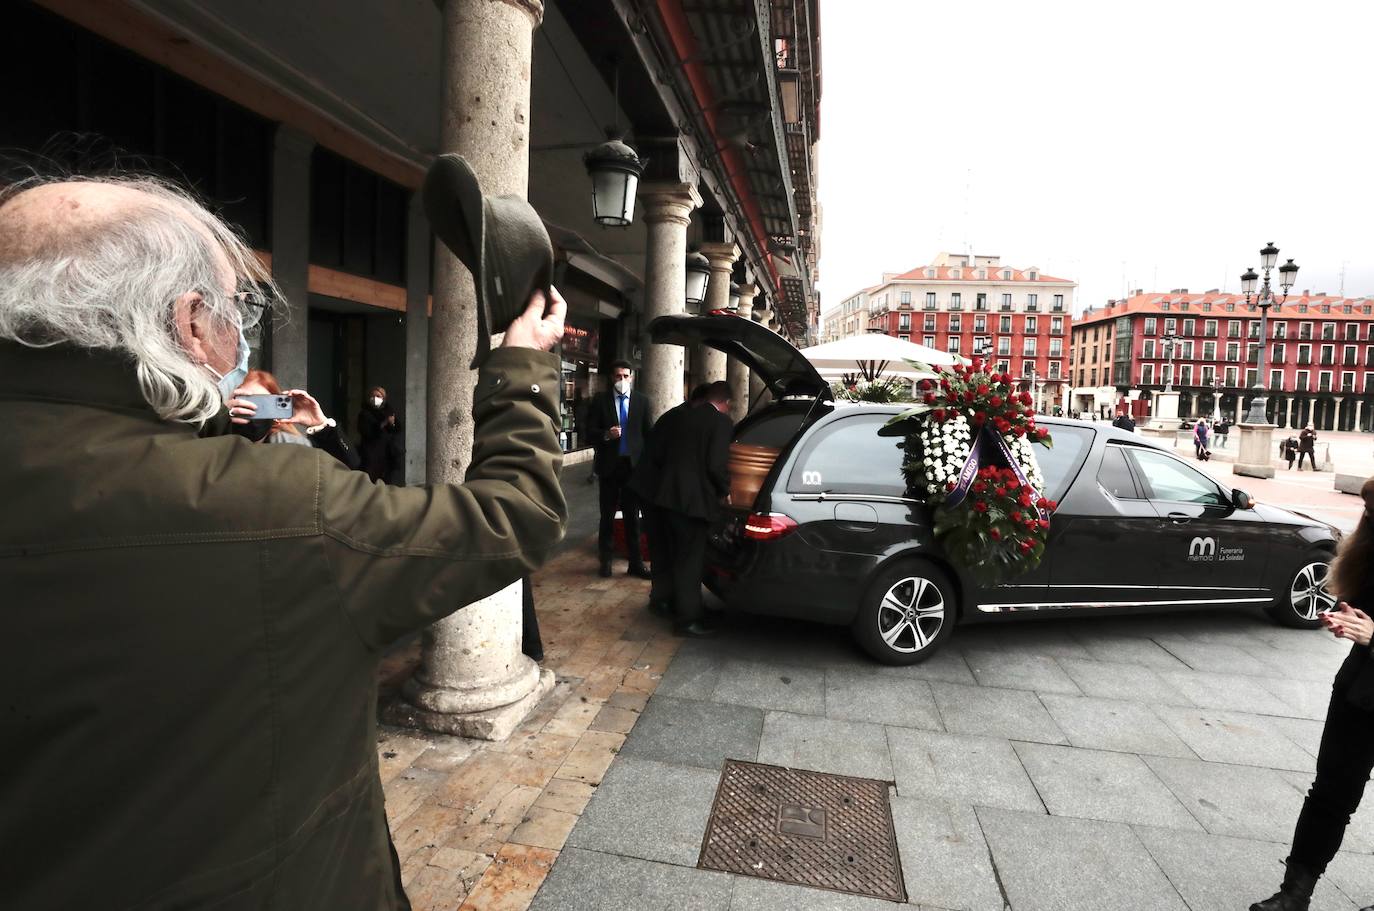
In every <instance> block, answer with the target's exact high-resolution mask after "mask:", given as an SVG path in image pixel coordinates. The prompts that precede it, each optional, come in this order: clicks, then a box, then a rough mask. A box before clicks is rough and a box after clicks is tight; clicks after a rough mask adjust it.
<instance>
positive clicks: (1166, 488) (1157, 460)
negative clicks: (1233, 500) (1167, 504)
mask: <svg viewBox="0 0 1374 911" xmlns="http://www.w3.org/2000/svg"><path fill="white" fill-rule="evenodd" d="M1131 458H1133V459H1134V460H1135V464H1136V467H1137V468H1138V469H1140V474H1141V477H1142V478H1143V479H1144V481H1145V487H1146V490H1145V493H1146V495H1147V496H1149V497H1150V499H1152V500H1171V501H1173V502H1175V503H1202V504H1205V505H1208V506H1222V505H1225V501H1224V500H1223V499H1222V498H1221V492H1220V491H1218V490H1217V485H1216V482H1214V481H1213V480H1212V479H1211V478H1209V477H1207V476H1206V475H1204V474H1203V473H1202V472H1200V471H1197V470H1195V469H1193V468H1190V467H1189V466H1187V465H1185V464H1184V463H1182V462H1180V461H1179V460H1178V459H1175V458H1173V457H1172V456H1168V455H1165V454H1164V453H1162V452H1150V451H1149V450H1146V449H1134V450H1132V451H1131Z"/></svg>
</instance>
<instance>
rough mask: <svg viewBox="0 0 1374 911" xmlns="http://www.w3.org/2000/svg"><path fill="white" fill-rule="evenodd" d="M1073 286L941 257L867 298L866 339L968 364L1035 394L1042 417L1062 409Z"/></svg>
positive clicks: (989, 260)
mask: <svg viewBox="0 0 1374 911" xmlns="http://www.w3.org/2000/svg"><path fill="white" fill-rule="evenodd" d="M1077 287H1078V286H1077V284H1076V283H1075V282H1073V281H1071V280H1069V279H1065V278H1055V277H1054V276H1052V275H1046V274H1044V273H1043V272H1041V271H1040V270H1039V269H1038V268H1036V267H1034V266H1031V267H1028V268H1023V269H1016V268H1012V267H1011V266H1004V265H1002V264H1001V261H1000V257H997V256H974V255H959V254H948V253H941V254H940V255H939V256H937V257H936V258H935V261H934V262H933V263H931V264H930V265H927V266H918V267H917V268H915V269H912V270H910V271H908V272H902V273H900V274H897V273H888V274H885V275H884V276H883V280H882V282H880V283H879V284H878V285H876V286H875V287H872V288H869V289H867V291H866V292H864V294H865V296H866V297H867V298H868V304H869V311H868V326H867V328H868V331H870V332H875V331H876V332H885V333H887V334H888V335H893V336H896V337H898V338H901V339H906V340H908V341H912V342H916V343H917V344H921V345H926V346H927V347H930V348H938V349H939V350H941V351H952V352H954V353H956V354H960V355H963V356H964V357H970V356H972V355H974V354H978V353H984V352H985V356H986V358H987V359H988V360H990V361H991V362H993V363H994V364H995V365H996V366H997V369H999V370H1001V371H1004V372H1006V373H1010V374H1012V375H1013V376H1016V377H1019V378H1021V379H1023V380H1025V381H1026V382H1027V384H1028V385H1029V386H1030V387H1031V388H1033V390H1034V395H1035V396H1036V404H1037V406H1038V407H1039V409H1040V410H1042V411H1046V412H1049V411H1053V410H1054V409H1055V408H1056V407H1064V406H1065V404H1066V399H1065V393H1066V391H1067V387H1068V381H1069V372H1068V369H1069V359H1068V354H1069V352H1068V344H1069V338H1070V332H1071V331H1072V328H1073V316H1072V314H1073V292H1074V289H1076V288H1077Z"/></svg>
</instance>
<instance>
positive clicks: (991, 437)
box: [945, 424, 1048, 519]
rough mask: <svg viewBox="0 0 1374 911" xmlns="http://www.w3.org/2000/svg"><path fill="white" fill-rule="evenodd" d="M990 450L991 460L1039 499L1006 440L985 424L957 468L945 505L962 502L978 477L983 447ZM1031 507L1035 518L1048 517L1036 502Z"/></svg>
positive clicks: (953, 505)
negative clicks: (1006, 469)
mask: <svg viewBox="0 0 1374 911" xmlns="http://www.w3.org/2000/svg"><path fill="white" fill-rule="evenodd" d="M985 444H986V446H987V448H988V449H990V450H991V451H992V454H991V456H990V457H989V458H990V461H991V460H997V461H1000V462H1002V463H1003V464H1005V465H1006V466H1007V467H1008V468H1010V469H1011V472H1012V474H1013V475H1015V476H1016V480H1017V481H1019V482H1020V484H1021V486H1022V487H1024V488H1025V489H1026V490H1029V491H1031V493H1032V495H1033V500H1034V501H1039V499H1040V492H1039V491H1037V490H1036V489H1035V485H1033V484H1031V482H1030V481H1029V480H1027V478H1026V473H1025V472H1024V471H1022V470H1021V465H1020V463H1018V462H1017V461H1016V457H1015V456H1013V455H1012V454H1011V449H1010V447H1008V446H1007V441H1006V440H1004V439H1002V435H1001V434H1000V433H996V432H994V431H993V430H991V429H989V428H988V426H987V425H986V424H984V425H983V426H981V427H979V428H978V434H977V435H976V436H975V437H974V438H973V445H972V446H970V447H969V451H968V458H967V459H965V460H964V467H963V468H960V469H959V479H958V480H957V481H956V482H955V484H954V490H953V491H951V492H950V494H949V496H948V497H946V498H945V505H946V506H949V507H955V506H958V505H959V504H960V503H962V502H964V499H965V498H966V497H967V496H968V493H969V489H970V488H972V487H973V482H974V481H976V480H977V479H978V469H979V468H980V467H982V465H983V447H984V445H985ZM1031 508H1032V509H1034V510H1035V515H1036V518H1039V519H1045V518H1048V515H1047V514H1046V512H1045V510H1043V509H1041V508H1040V506H1039V505H1037V502H1032V503H1031Z"/></svg>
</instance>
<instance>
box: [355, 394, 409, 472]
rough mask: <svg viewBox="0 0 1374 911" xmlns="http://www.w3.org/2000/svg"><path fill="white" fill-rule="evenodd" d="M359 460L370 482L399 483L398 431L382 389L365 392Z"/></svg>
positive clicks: (359, 432) (399, 439)
mask: <svg viewBox="0 0 1374 911" xmlns="http://www.w3.org/2000/svg"><path fill="white" fill-rule="evenodd" d="M358 458H359V460H360V461H361V462H362V466H361V467H362V470H363V471H365V472H367V476H368V477H369V478H371V479H372V480H374V481H381V482H382V483H383V484H399V483H401V478H400V471H401V467H402V459H401V428H400V425H399V424H398V423H397V421H396V411H395V409H393V408H392V407H391V403H390V402H388V401H387V400H386V390H385V389H383V388H382V387H381V386H373V387H372V388H371V389H369V390H368V392H367V399H366V400H365V401H364V402H363V407H362V410H361V411H359V412H358Z"/></svg>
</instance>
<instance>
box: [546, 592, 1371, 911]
mask: <svg viewBox="0 0 1374 911" xmlns="http://www.w3.org/2000/svg"><path fill="white" fill-rule="evenodd" d="M1344 653H1345V649H1344V648H1343V647H1342V646H1341V645H1340V644H1339V643H1337V642H1334V641H1332V640H1330V638H1329V637H1327V636H1325V635H1324V634H1323V633H1321V632H1302V631H1296V630H1289V629H1282V628H1279V627H1276V626H1274V625H1272V624H1271V623H1270V622H1269V621H1268V620H1267V619H1266V618H1264V617H1263V616H1262V615H1260V614H1251V613H1239V614H1237V613H1220V612H1208V613H1196V614H1174V615H1169V616H1161V617H1137V618H1106V617H1104V618H1088V619H1075V620H1064V619H1057V620H1048V621H1020V622H1016V623H998V624H989V625H983V626H977V627H964V628H961V629H960V630H958V632H957V634H956V636H955V638H954V639H953V640H951V642H950V644H949V645H948V646H947V647H946V648H945V649H944V650H943V651H941V652H940V653H939V654H937V655H936V656H934V657H933V658H931V659H930V660H929V661H927V662H926V663H924V664H920V665H917V666H915V667H911V668H887V667H880V666H878V665H875V664H873V663H871V662H870V661H869V660H868V659H867V658H866V657H864V656H862V655H861V654H860V653H858V652H857V651H856V650H855V649H854V647H853V646H852V645H850V643H849V642H848V641H847V636H845V635H843V634H837V632H836V631H834V630H831V629H827V628H822V627H816V626H811V625H808V624H801V623H795V622H775V621H771V620H762V619H754V618H738V617H734V618H729V619H728V620H727V627H726V632H725V634H724V635H723V636H722V637H721V638H720V639H717V640H712V641H689V642H686V643H684V644H683V645H682V646H681V648H680V649H679V650H678V652H677V655H676V657H675V658H674V659H673V661H672V663H671V664H670V666H669V668H668V670H667V672H666V673H665V674H664V677H663V680H662V681H661V682H660V683H659V685H658V687H657V689H656V691H655V692H654V694H653V696H652V697H651V698H650V699H649V701H648V704H647V706H646V707H645V709H644V712H643V714H642V715H641V716H640V718H639V719H638V722H637V723H636V724H635V725H634V728H633V729H632V730H631V731H630V734H629V736H628V738H627V739H626V741H625V744H624V746H623V747H622V749H621V750H620V754H619V756H618V757H617V758H616V760H615V762H614V763H612V765H611V767H610V769H609V771H608V772H607V774H606V776H605V779H604V781H603V783H602V785H601V787H600V789H599V790H598V791H597V792H596V794H595V795H594V796H593V797H592V798H591V801H590V803H589V804H588V806H587V808H586V809H585V811H584V812H583V813H582V816H581V818H580V819H579V821H578V822H577V824H576V825H575V826H574V827H573V829H572V832H571V833H570V835H569V836H568V839H567V847H566V848H565V849H564V851H563V853H562V856H561V857H560V858H559V860H558V862H557V863H556V864H555V865H554V867H553V870H552V872H551V873H550V874H549V876H548V879H547V881H546V882H545V883H544V885H543V887H542V889H541V890H540V891H539V893H538V894H537V896H536V897H535V899H534V903H533V905H532V908H533V909H536V911H554V909H559V911H564V909H566V911H574V909H576V911H584V909H585V911H593V909H616V911H623V909H628V908H635V909H638V908H663V909H668V908H673V909H679V908H682V909H687V908H691V909H703V911H705V909H720V911H725V909H731V911H753V909H760V911H762V909H773V908H835V909H855V911H861V909H871V911H877V909H880V908H883V907H892V905H891V904H890V903H886V902H880V901H877V900H873V899H863V898H857V897H850V896H844V895H838V894H835V893H829V892H821V891H817V890H811V889H803V888H800V887H795V886H785V885H779V884H775V883H769V882H763V881H755V880H752V879H750V878H747V877H735V876H727V875H725V874H720V873H715V872H709V871H703V870H697V869H695V864H696V862H697V857H698V854H699V852H700V849H701V842H702V836H703V833H704V828H705V824H706V819H707V816H708V813H709V810H710V806H711V802H712V799H713V796H714V792H715V789H716V786H717V784H718V782H719V777H720V770H721V765H722V763H723V761H724V760H725V759H727V758H731V759H744V760H755V761H759V762H768V763H775V764H778V765H784V766H790V767H796V768H806V769H814V770H818V771H823V772H834V773H838V774H845V775H857V776H862V777H869V778H877V779H881V780H886V781H890V782H892V783H893V787H892V792H891V793H892V800H893V810H894V819H895V827H896V833H897V841H898V845H899V849H900V853H901V858H902V865H903V869H904V875H905V879H906V887H907V891H908V894H909V897H910V902H911V903H912V904H914V905H918V906H921V907H925V908H932V909H941V908H942V909H968V911H984V909H991V911H1002V909H1005V908H1011V909H1014V911H1039V909H1046V911H1077V909H1083V911H1111V909H1122V911H1127V909H1141V908H1160V909H1192V911H1214V909H1215V911H1224V909H1225V911H1234V909H1239V908H1244V907H1247V906H1248V904H1249V903H1250V902H1252V901H1255V900H1256V899H1258V898H1263V897H1267V896H1268V894H1269V893H1270V892H1271V891H1272V890H1273V888H1274V887H1275V885H1276V883H1277V881H1278V878H1279V877H1280V875H1281V867H1280V861H1281V859H1282V858H1283V856H1284V855H1285V853H1286V849H1287V841H1288V839H1289V837H1290V836H1291V834H1292V830H1293V823H1294V821H1295V820H1296V818H1297V813H1298V809H1299V806H1300V805H1301V803H1302V798H1303V794H1304V792H1305V790H1306V787H1307V785H1308V784H1309V783H1310V779H1311V774H1312V771H1313V768H1314V756H1315V753H1316V750H1317V746H1318V740H1319V737H1320V733H1321V719H1322V718H1323V717H1324V713H1325V709H1326V700H1327V698H1328V696H1329V691H1330V690H1329V688H1330V680H1331V677H1332V675H1333V674H1334V672H1335V669H1336V667H1337V666H1338V665H1339V663H1340V661H1341V659H1342V658H1343V656H1344ZM1345 847H1346V850H1345V851H1344V852H1343V853H1342V855H1341V857H1340V858H1339V859H1338V861H1337V862H1336V863H1335V864H1334V865H1333V867H1332V870H1331V872H1330V875H1329V877H1328V878H1327V879H1326V880H1325V881H1324V882H1323V884H1322V886H1321V888H1320V889H1319V891H1318V894H1317V900H1316V902H1315V903H1314V905H1313V907H1314V908H1315V909H1320V911H1327V909H1331V911H1334V909H1353V908H1356V907H1360V906H1362V905H1364V904H1366V903H1368V902H1369V901H1371V900H1374V856H1371V852H1374V810H1369V809H1366V810H1365V811H1364V812H1363V813H1361V814H1360V815H1358V816H1357V817H1356V819H1355V821H1354V823H1353V825H1352V828H1351V831H1350V834H1349V836H1348V837H1347V840H1346V845H1345Z"/></svg>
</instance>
